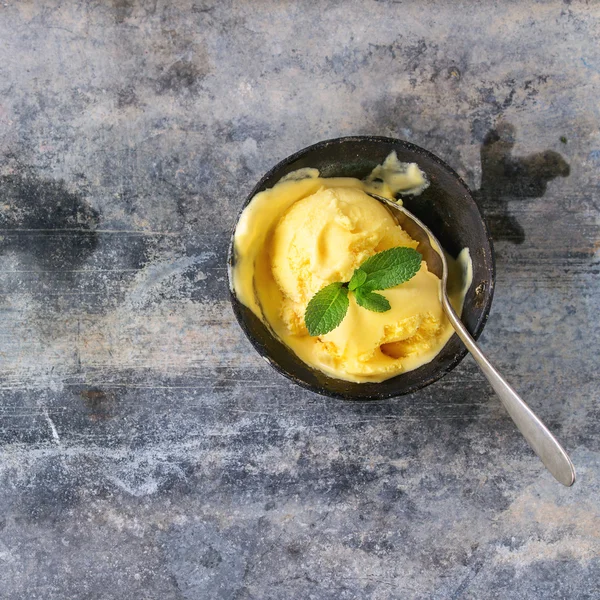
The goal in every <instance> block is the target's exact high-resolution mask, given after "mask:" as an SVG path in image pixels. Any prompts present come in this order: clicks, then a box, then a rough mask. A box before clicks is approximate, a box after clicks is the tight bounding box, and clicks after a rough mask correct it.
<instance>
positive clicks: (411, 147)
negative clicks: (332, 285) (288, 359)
mask: <svg viewBox="0 0 600 600" xmlns="http://www.w3.org/2000/svg"><path fill="white" fill-rule="evenodd" d="M365 141H372V142H382V143H385V144H390V145H401V146H404V148H405V149H406V150H408V151H409V152H414V153H415V154H417V155H419V154H421V155H424V156H427V157H428V158H429V159H431V160H432V161H433V162H435V163H437V164H438V165H439V166H440V167H441V168H442V169H445V170H446V171H448V173H449V174H450V175H451V176H452V177H453V178H454V179H456V180H457V181H458V182H459V184H460V185H461V186H462V187H463V188H464V190H465V192H466V193H467V195H468V196H469V198H470V199H471V200H472V201H473V205H474V206H475V208H476V210H477V212H478V215H479V218H480V220H481V224H482V225H483V230H484V234H485V237H486V238H487V240H488V242H489V246H490V280H489V282H488V293H487V296H486V297H487V300H486V304H485V306H484V307H483V310H482V312H481V315H480V317H479V319H478V320H477V324H476V327H475V330H474V331H473V332H472V336H473V339H474V340H477V339H478V338H479V336H480V335H481V333H482V331H483V329H484V328H485V325H486V323H487V321H488V318H489V314H490V309H491V307H492V302H493V299H494V292H495V288H496V253H495V250H494V244H493V239H492V236H491V233H490V228H489V225H488V223H487V220H486V218H485V216H484V214H483V211H482V208H481V205H480V203H479V202H478V201H477V199H476V198H475V196H474V195H473V193H472V192H471V189H470V188H469V186H468V185H467V184H466V183H465V181H464V180H463V178H462V177H461V176H460V175H459V174H458V173H457V172H456V171H455V170H454V169H453V168H452V167H451V166H450V165H448V164H447V163H446V162H445V161H443V160H442V159H441V158H439V157H438V156H437V155H435V154H433V153H432V152H431V151H429V150H426V149H425V148H422V147H421V146H417V145H416V144H413V143H412V142H407V141H406V140H402V139H400V138H392V137H388V136H377V135H349V136H342V137H337V138H330V139H327V140H322V141H320V142H316V143H315V144H311V145H310V146H306V147H305V148H302V149H300V150H298V151H296V152H294V153H293V154H290V155H289V156H287V157H285V158H283V159H282V160H280V161H279V162H278V163H276V164H275V165H274V166H273V167H271V168H270V169H269V170H268V171H267V172H266V173H265V174H264V175H263V176H262V177H261V178H260V180H259V181H258V182H257V183H256V185H255V186H254V187H253V188H252V190H251V191H250V193H249V194H248V195H247V196H246V198H245V200H244V202H243V203H242V205H241V207H240V209H239V211H238V213H237V215H236V217H235V221H234V224H233V227H232V229H231V233H230V236H229V245H228V250H227V280H228V288H229V301H230V304H231V307H232V309H233V313H234V315H235V318H236V321H237V322H238V324H239V326H240V328H241V329H242V331H243V332H244V335H245V336H246V338H247V339H248V340H249V342H250V343H251V344H252V347H253V348H254V349H255V350H256V351H257V352H258V354H259V355H260V356H261V357H262V358H263V359H265V360H266V361H267V362H268V363H269V365H270V366H271V367H272V368H273V369H275V370H276V371H277V372H278V373H279V374H281V375H283V376H284V377H285V378H286V379H288V380H290V381H292V382H293V383H295V384H296V385H299V386H300V387H302V388H304V389H307V390H309V391H311V392H313V393H316V394H319V395H321V396H327V397H329V398H337V399H341V400H346V401H349V402H374V401H377V400H389V399H391V398H400V397H401V396H406V395H407V394H412V393H414V392H416V391H418V390H420V389H423V388H425V387H427V386H429V385H431V384H432V383H435V382H436V381H439V380H440V379H442V377H444V376H445V375H447V374H448V373H449V372H450V371H452V370H453V369H455V368H456V366H457V365H458V364H459V363H460V362H461V361H462V360H463V359H464V358H465V356H466V355H467V354H468V350H467V348H466V347H465V346H464V345H462V348H461V349H460V350H459V351H458V352H457V353H456V354H455V356H454V358H453V359H452V361H451V362H450V363H449V364H448V365H447V366H446V367H445V368H443V369H440V370H438V371H436V372H434V373H432V374H431V375H430V376H429V377H427V378H426V379H423V380H422V381H419V382H418V383H415V384H413V385H411V386H409V387H408V388H406V390H404V391H402V392H400V393H394V392H392V391H389V392H382V393H380V394H378V395H376V396H375V395H373V396H362V397H355V396H352V395H350V394H345V393H342V392H334V391H330V390H328V389H326V388H324V387H318V386H316V385H313V384H311V383H308V382H306V381H304V379H301V378H300V377H297V376H295V375H294V374H293V373H289V372H287V371H285V370H284V369H283V368H282V367H281V366H280V365H279V364H277V363H276V362H275V361H274V360H273V358H272V357H271V356H270V355H269V353H268V352H266V351H265V349H264V347H262V346H261V345H260V344H259V343H258V341H257V340H256V339H255V338H254V336H253V335H252V334H251V333H250V331H249V329H248V327H247V326H246V322H245V319H244V317H243V316H242V312H241V309H240V307H241V306H242V303H241V302H240V300H239V299H238V298H237V296H236V294H235V290H234V288H233V273H232V270H233V260H234V251H235V247H234V242H235V232H236V229H237V226H238V223H239V220H240V217H241V215H242V212H243V211H244V209H245V208H246V207H247V206H248V204H249V203H250V201H251V200H252V198H254V196H255V195H256V194H258V193H259V192H261V191H263V187H264V183H265V182H266V181H267V180H269V179H270V178H271V177H273V175H274V174H276V173H277V172H278V171H279V170H281V169H282V168H284V167H286V166H287V165H289V164H290V163H292V162H294V161H296V160H298V159H300V158H302V157H303V156H304V155H305V154H308V153H309V152H312V151H314V150H320V149H322V148H326V147H327V146H331V145H341V144H345V143H349V142H365ZM264 189H267V188H264ZM456 335H457V334H456V333H453V334H452V336H451V338H450V339H452V338H453V337H454V336H456ZM449 341H450V340H448V342H449ZM448 342H446V343H448ZM282 343H283V342H282ZM307 366H308V367H309V368H312V367H310V365H307ZM401 375H402V373H400V374H399V375H397V376H396V377H400V376H401ZM392 379H393V378H392Z"/></svg>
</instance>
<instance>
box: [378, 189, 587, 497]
mask: <svg viewBox="0 0 600 600" xmlns="http://www.w3.org/2000/svg"><path fill="white" fill-rule="evenodd" d="M367 193H369V192H367ZM369 195H370V196H371V197H372V198H375V199H376V200H379V201H380V202H381V203H383V204H385V206H387V207H388V208H389V209H390V210H392V211H393V214H394V215H395V216H396V219H397V221H398V224H399V225H400V226H401V227H402V229H403V230H404V231H406V232H407V233H408V234H409V235H410V236H411V238H413V239H414V240H416V241H418V242H419V245H418V247H417V250H418V251H419V252H420V253H421V255H422V256H423V259H424V260H425V262H426V263H427V268H428V269H429V271H430V272H431V273H434V274H435V275H437V276H438V277H439V278H440V279H441V281H442V285H441V296H442V298H441V301H442V308H443V310H444V312H445V313H446V317H447V318H448V321H450V324H451V325H452V327H453V328H454V330H455V331H456V333H457V334H458V336H459V337H460V339H461V340H462V342H463V343H464V345H465V346H466V347H467V349H468V350H469V352H470V353H471V354H472V356H473V358H474V359H475V361H476V362H477V364H478V365H479V367H480V368H481V370H482V371H483V374H484V375H485V377H486V378H487V380H488V381H489V382H490V384H491V386H492V388H494V391H495V392H496V393H497V394H498V396H499V397H500V400H501V401H502V404H503V405H504V408H506V410H507V412H508V414H509V415H510V416H511V418H512V420H513V421H514V422H515V425H516V426H517V427H518V429H519V431H520V432H521V433H522V434H523V437H524V438H525V439H526V440H527V441H528V442H529V445H530V446H531V447H532V448H533V450H534V452H535V453H536V454H537V455H538V456H539V457H540V459H541V460H542V462H543V463H544V465H545V466H546V468H547V469H548V471H550V473H552V475H553V476H554V477H555V478H556V479H557V480H558V481H559V482H560V483H562V484H563V485H566V486H571V485H573V483H575V468H574V466H573V463H572V462H571V459H570V458H569V456H568V455H567V453H566V452H565V450H564V448H563V447H562V446H561V445H560V443H559V442H558V440H557V439H556V438H555V437H554V436H553V435H552V433H550V430H549V429H548V428H547V427H546V426H545V425H544V423H542V421H541V420H540V419H539V418H538V417H537V416H536V415H535V413H534V412H533V411H532V410H531V408H529V406H528V405H527V404H526V403H525V402H524V401H523V400H522V399H521V398H520V396H519V395H518V394H517V393H516V392H515V390H513V388H512V387H511V386H510V385H509V384H508V382H507V381H506V380H505V379H504V378H503V377H502V375H500V373H498V371H497V370H496V369H495V368H494V367H493V366H492V364H491V363H490V361H489V360H488V359H487V358H486V356H485V355H484V354H483V352H482V351H481V350H480V349H479V347H478V346H477V344H476V343H475V340H474V339H473V338H472V337H471V334H470V333H469V332H468V330H467V328H466V327H465V326H464V325H463V323H462V322H461V320H460V319H459V317H458V315H457V314H456V312H455V311H454V308H453V307H452V304H451V303H450V300H449V298H448V293H447V285H448V264H447V262H446V257H445V256H444V252H443V251H442V246H441V244H440V243H439V241H438V240H437V239H436V237H435V236H434V235H433V233H431V231H430V230H429V229H428V228H427V227H426V226H425V225H424V224H423V223H422V222H421V221H420V220H419V219H418V218H417V217H416V216H415V215H413V214H412V213H411V212H410V211H408V210H406V209H405V208H404V207H403V206H400V205H399V204H397V203H396V202H393V201H392V200H389V199H388V198H384V197H383V196H378V195H377V194H373V193H369Z"/></svg>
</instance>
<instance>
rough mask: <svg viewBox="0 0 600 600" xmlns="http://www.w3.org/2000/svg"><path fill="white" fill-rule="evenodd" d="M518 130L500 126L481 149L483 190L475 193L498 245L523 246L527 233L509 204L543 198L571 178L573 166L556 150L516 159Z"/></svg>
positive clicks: (503, 125) (504, 125)
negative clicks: (556, 184) (561, 180)
mask: <svg viewBox="0 0 600 600" xmlns="http://www.w3.org/2000/svg"><path fill="white" fill-rule="evenodd" d="M515 133H516V130H515V127H514V126H513V125H511V124H510V123H507V122H502V123H499V124H498V125H497V126H496V127H495V128H494V129H491V130H490V131H488V133H487V134H486V136H485V138H484V140H483V143H482V145H481V188H480V189H479V190H477V191H476V192H474V194H475V196H476V198H477V199H478V200H479V201H480V203H481V205H482V207H483V209H484V212H485V216H486V219H487V222H488V225H489V227H490V232H491V234H492V237H493V238H494V240H495V241H499V240H506V241H509V242H513V243H515V244H522V243H523V241H524V240H525V231H524V230H523V227H522V226H521V224H520V223H519V222H518V221H517V219H516V218H515V217H514V216H513V215H511V214H510V211H509V202H511V201H525V200H527V199H529V198H541V197H542V196H543V195H544V194H545V193H546V188H547V186H548V182H549V181H552V180H553V179H555V178H556V177H568V176H569V173H570V167H569V164H568V163H567V162H566V161H565V159H564V158H563V157H562V156H561V155H560V154H559V153H558V152H555V151H553V150H544V151H543V152H535V153H532V154H528V155H526V156H513V154H512V151H513V147H514V145H515Z"/></svg>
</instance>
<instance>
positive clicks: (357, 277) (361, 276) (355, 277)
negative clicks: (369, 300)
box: [348, 267, 367, 292]
mask: <svg viewBox="0 0 600 600" xmlns="http://www.w3.org/2000/svg"><path fill="white" fill-rule="evenodd" d="M366 280H367V274H366V273H365V272H364V271H363V270H362V269H361V268H360V267H358V269H356V270H355V271H354V273H353V274H352V279H350V283H349V284H348V289H349V290H350V291H351V292H352V291H354V290H355V289H356V288H358V287H360V286H361V285H362V284H363V283H364V282H365V281H366Z"/></svg>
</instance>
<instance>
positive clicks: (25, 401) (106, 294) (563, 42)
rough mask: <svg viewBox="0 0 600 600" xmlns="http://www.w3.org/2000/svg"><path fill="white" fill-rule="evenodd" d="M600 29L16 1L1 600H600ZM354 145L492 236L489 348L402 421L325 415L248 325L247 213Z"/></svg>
mask: <svg viewBox="0 0 600 600" xmlns="http://www.w3.org/2000/svg"><path fill="white" fill-rule="evenodd" d="M599 36H600V9H599V7H598V6H597V5H595V6H594V5H593V3H590V6H587V5H585V4H579V3H576V2H573V3H571V2H564V3H560V2H556V1H551V2H544V3H539V4H537V3H511V2H507V3H494V4H492V3H481V6H480V5H479V4H478V3H475V2H466V3H463V4H462V5H461V7H460V8H459V7H453V6H451V3H444V2H441V3H436V2H420V3H407V4H405V5H401V4H397V3H394V2H389V3H388V2H371V1H370V2H362V1H360V0H351V1H348V2H335V1H329V2H323V3H319V2H313V3H308V2H306V3H298V2H284V1H282V0H274V1H271V2H268V1H263V0H261V1H259V2H252V3H250V2H237V3H233V2H220V1H217V0H214V1H211V0H206V1H203V0H194V1H191V0H189V1H188V0H180V1H178V2H166V1H163V0H148V1H147V2H137V1H135V0H112V1H110V2H109V1H106V2H79V1H74V2H62V3H61V2H58V1H54V2H52V1H48V2H41V1H34V0H29V1H23V2H18V1H16V0H5V2H4V3H3V4H2V5H0V40H1V43H0V230H1V231H0V387H1V389H0V399H1V400H0V444H1V461H0V509H1V510H0V569H1V573H2V575H1V577H0V597H2V598H7V599H9V598H10V599H13V600H20V599H23V600H35V599H45V600H47V599H50V600H54V599H64V598H76V599H103V600H104V599H107V600H108V599H113V598H115V599H116V598H123V597H128V598H144V599H147V600H152V599H160V600H183V599H186V600H187V599H197V598H211V599H212V598H243V599H270V598H299V599H305V598H313V599H316V600H322V599H329V598H335V599H336V600H338V599H348V598H365V599H366V598H373V599H376V600H379V599H387V598H423V599H430V598H435V599H451V598H469V599H480V598H507V597H510V598H513V599H514V600H518V599H525V598H527V599H529V598H545V599H547V598H569V599H584V598H586V599H592V598H600V592H599V591H598V581H599V580H600V560H599V558H598V557H599V555H600V505H599V503H598V497H599V494H600V480H599V478H600V436H599V433H600V425H599V421H598V419H599V409H598V396H599V393H598V387H599V386H598V374H597V373H598V359H597V356H598V351H599V350H600V338H599V326H598V318H597V314H598V308H599V297H600V295H599V292H600V283H599V281H600V280H599V278H598V272H599V268H600V267H599V259H598V249H599V247H600V241H599V240H600V237H599V229H600V223H599V218H598V214H599V213H598V208H599V200H598V194H599V185H598V177H597V173H598V167H599V166H600V132H599V126H598V123H599V122H600V114H599V108H598V106H599V105H598V96H599V83H600V47H599V46H598V44H597V40H598V38H599ZM347 134H380V135H391V136H398V137H401V138H404V139H407V140H409V141H412V142H415V143H417V144H419V145H422V146H424V147H426V148H428V149H430V150H432V151H433V152H435V153H437V154H438V155H440V156H441V157H442V158H444V159H445V160H446V161H447V162H449V163H450V164H451V165H452V166H453V167H454V168H455V169H456V170H457V171H458V172H459V173H460V174H461V175H462V176H463V177H464V178H465V180H466V181H467V182H468V184H469V185H470V186H471V187H472V189H474V190H476V193H477V195H478V197H479V198H480V200H481V202H482V204H483V206H484V207H485V209H486V213H487V215H488V218H489V219H490V222H491V226H492V230H493V232H494V237H495V239H496V250H497V254H498V285H497V292H496V298H495V302H494V305H493V308H492V313H491V317H490V320H489V323H488V325H487V328H486V331H485V334H484V336H483V342H482V343H483V346H484V348H485V349H486V350H487V351H488V352H489V354H490V355H491V356H492V357H493V358H494V359H495V360H496V361H497V363H498V365H499V366H500V367H501V368H502V370H503V371H505V372H506V373H507V374H510V380H511V381H512V382H513V383H514V385H515V386H516V388H517V389H518V390H520V391H521V392H523V394H524V396H525V397H526V398H527V399H528V400H529V401H530V403H531V405H532V406H533V407H534V408H535V410H536V411H538V413H539V414H540V415H541V416H542V417H543V418H544V419H545V420H546V421H547V423H548V424H549V425H551V426H552V428H553V429H554V430H555V431H556V433H557V434H558V435H559V437H560V439H561V440H562V441H563V442H564V444H565V446H566V447H567V448H568V450H569V451H570V452H571V454H572V457H573V459H574V461H575V463H576V466H577V469H578V473H579V480H578V482H577V484H576V485H575V487H574V488H572V489H564V488H562V487H560V486H559V485H558V484H556V483H554V481H553V480H552V479H551V477H550V476H549V475H548V474H547V473H546V472H545V471H544V470H543V469H542V468H541V466H540V464H539V462H538V460H537V459H536V458H535V457H534V456H533V455H532V453H531V452H530V451H529V450H528V448H527V447H526V445H525V443H524V442H523V440H522V439H521V438H520V436H519V435H518V433H517V432H516V431H515V428H514V427H513V425H512V424H511V422H510V421H509V419H508V418H507V416H506V415H505V413H504V412H503V410H502V409H501V408H500V407H499V403H498V401H497V400H496V399H495V398H494V396H493V395H492V393H491V391H490V389H489V387H488V386H487V385H486V384H485V383H484V381H483V379H482V376H481V375H480V374H479V372H478V371H477V369H476V368H475V366H474V364H473V362H472V361H471V360H465V361H464V363H463V364H462V365H461V366H460V367H459V368H458V369H456V371H455V372H453V373H452V374H451V375H449V376H448V377H446V378H445V379H444V380H443V381H441V382H439V383H438V384H436V385H433V386H431V387H429V388H427V389H426V390H423V391H422V392H420V393H418V394H415V395H413V396H409V397H405V398H402V399H399V400H397V401H389V402H379V403H374V404H369V405H365V404H362V405H357V404H350V403H344V402H342V401H334V400H328V399H326V398H322V397H318V396H315V395H312V394H310V393H308V392H306V391H303V390H301V389H298V388H297V387H294V386H293V385H292V384H290V383H289V382H288V381H286V380H284V379H283V378H282V377H281V376H279V375H278V374H277V373H275V372H273V371H272V370H270V368H269V367H268V366H267V365H266V364H265V363H264V362H263V361H262V360H260V359H258V358H257V355H256V354H255V353H254V352H253V350H252V349H251V347H250V345H249V343H248V342H247V341H246V340H245V339H244V338H243V336H242V334H241V332H240V330H239V328H238V327H237V325H236V324H235V323H234V321H233V317H232V313H231V310H230V308H229V305H228V300H227V289H226V277H225V275H226V273H225V268H224V263H225V252H226V246H227V239H228V235H229V231H230V228H231V227H232V225H233V223H234V218H235V215H236V212H237V210H238V207H239V206H240V203H241V202H242V199H243V198H244V196H245V194H246V193H247V192H248V191H249V190H250V188H251V187H252V185H253V184H254V182H255V181H256V180H257V179H258V178H259V177H260V176H261V175H262V174H263V173H264V172H265V171H266V170H267V169H268V168H269V167H270V166H271V165H273V164H274V163H275V162H276V161H278V160H280V159H281V158H283V157H284V156H286V155H288V154H290V153H291V152H293V151H295V150H298V149H299V148H302V147H303V146H305V145H308V144H310V143H313V142H315V141H318V140H320V139H325V138H329V137H335V136H340V135H347Z"/></svg>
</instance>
